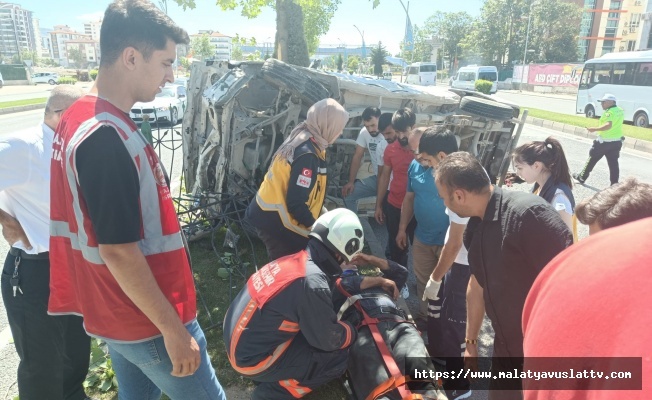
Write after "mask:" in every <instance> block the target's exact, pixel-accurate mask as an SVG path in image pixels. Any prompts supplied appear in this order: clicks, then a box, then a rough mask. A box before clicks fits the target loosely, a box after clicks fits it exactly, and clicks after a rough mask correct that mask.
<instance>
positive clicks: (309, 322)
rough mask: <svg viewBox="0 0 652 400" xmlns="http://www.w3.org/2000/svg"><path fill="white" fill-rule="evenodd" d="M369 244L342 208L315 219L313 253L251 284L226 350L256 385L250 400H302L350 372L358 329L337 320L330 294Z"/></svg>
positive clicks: (230, 318)
mask: <svg viewBox="0 0 652 400" xmlns="http://www.w3.org/2000/svg"><path fill="white" fill-rule="evenodd" d="M363 245H364V237H363V231H362V225H360V220H359V219H358V217H357V216H356V215H355V213H354V212H353V211H350V210H347V209H345V208H338V209H336V210H333V211H330V212H327V213H325V214H324V215H322V216H321V217H319V218H318V219H317V221H316V222H315V224H314V226H313V227H312V230H311V232H310V238H309V240H308V245H307V248H305V249H304V250H301V251H299V252H298V253H295V254H292V255H289V256H286V257H283V258H280V259H278V260H276V261H272V262H270V263H269V264H267V265H265V266H264V267H263V268H261V269H260V270H258V272H256V273H255V274H253V275H252V276H251V277H250V278H249V281H248V282H247V285H246V286H245V287H244V288H243V289H242V291H241V292H240V293H239V294H238V296H237V297H236V298H235V300H234V301H233V303H232V304H231V306H230V307H229V310H228V311H227V313H226V317H225V318H224V343H225V345H226V351H227V354H228V357H229V361H230V363H231V366H233V368H234V369H235V370H236V371H237V372H239V373H240V374H242V375H245V376H247V377H249V378H251V379H252V380H254V381H255V382H257V383H258V385H257V386H256V389H255V390H254V393H253V395H252V399H266V400H268V399H292V398H300V397H303V396H304V395H306V394H307V393H309V392H311V391H312V390H313V389H314V388H316V387H317V386H320V385H322V384H324V383H327V382H329V381H330V380H332V379H335V378H337V377H339V376H341V375H342V373H344V370H345V369H346V365H347V360H348V347H349V346H350V345H351V344H352V343H353V342H354V341H355V338H356V330H355V328H354V327H353V326H352V325H351V324H350V323H349V322H346V321H338V319H337V315H336V313H335V311H334V310H333V303H332V299H331V296H332V292H331V288H332V287H333V285H334V283H335V281H336V279H337V278H338V277H339V276H340V274H341V273H342V269H341V268H340V264H341V263H342V262H347V263H348V262H350V261H351V260H352V259H353V257H354V256H355V255H356V254H358V253H360V251H361V250H362V246H363ZM385 281H386V279H384V278H380V277H365V278H364V280H363V281H362V283H361V287H362V288H363V289H364V288H366V287H370V286H374V285H378V286H382V285H386V284H387V282H385ZM391 286H392V289H393V290H392V291H393V292H396V287H395V286H394V285H391Z"/></svg>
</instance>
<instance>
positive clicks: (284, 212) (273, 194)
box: [252, 140, 327, 237]
mask: <svg viewBox="0 0 652 400" xmlns="http://www.w3.org/2000/svg"><path fill="white" fill-rule="evenodd" d="M326 184H327V174H326V151H325V150H321V151H320V150H319V149H318V148H317V147H316V146H315V144H314V143H313V142H312V140H307V141H305V142H303V143H302V144H301V145H299V146H298V147H297V148H296V149H295V151H294V160H293V161H292V164H290V163H288V161H287V160H285V159H282V158H278V157H277V158H275V159H274V160H273V161H272V165H270V167H269V171H268V172H267V175H265V179H264V180H263V183H262V184H261V185H260V189H258V193H257V194H256V204H257V205H258V207H260V209H261V210H263V211H273V212H276V213H278V215H279V217H280V221H281V223H282V224H283V227H285V228H286V229H288V230H291V231H293V232H295V233H297V234H299V235H301V236H305V237H308V233H309V232H310V227H312V225H313V224H314V222H315V220H316V219H317V217H319V214H320V212H321V209H322V206H323V205H324V198H325V197H326ZM252 203H253V202H252ZM252 205H253V204H252ZM256 228H258V229H264V230H270V229H279V228H281V227H271V226H256Z"/></svg>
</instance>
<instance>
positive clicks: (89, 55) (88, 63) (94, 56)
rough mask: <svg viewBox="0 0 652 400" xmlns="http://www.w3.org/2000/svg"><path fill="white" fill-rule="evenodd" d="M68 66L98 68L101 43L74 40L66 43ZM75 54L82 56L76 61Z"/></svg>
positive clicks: (91, 40)
mask: <svg viewBox="0 0 652 400" xmlns="http://www.w3.org/2000/svg"><path fill="white" fill-rule="evenodd" d="M65 48H66V58H67V60H68V65H74V66H75V67H77V68H86V67H97V66H98V65H99V63H100V43H99V42H98V41H97V40H93V39H72V40H67V41H66V42H65ZM74 52H78V53H79V55H80V56H81V57H80V59H79V60H77V59H74V56H73V54H74Z"/></svg>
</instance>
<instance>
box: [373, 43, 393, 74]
mask: <svg viewBox="0 0 652 400" xmlns="http://www.w3.org/2000/svg"><path fill="white" fill-rule="evenodd" d="M388 55H389V54H388V53H387V50H385V46H383V44H382V43H381V42H378V46H377V47H374V48H373V49H371V64H372V65H373V66H374V75H376V76H381V75H382V74H383V65H385V64H387V58H386V57H387V56H388Z"/></svg>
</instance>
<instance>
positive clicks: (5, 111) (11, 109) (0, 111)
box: [0, 103, 45, 115]
mask: <svg viewBox="0 0 652 400" xmlns="http://www.w3.org/2000/svg"><path fill="white" fill-rule="evenodd" d="M40 108H45V103H40V104H30V105H27V106H17V107H7V108H0V115H3V114H12V113H17V112H21V111H29V110H38V109H40Z"/></svg>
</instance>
